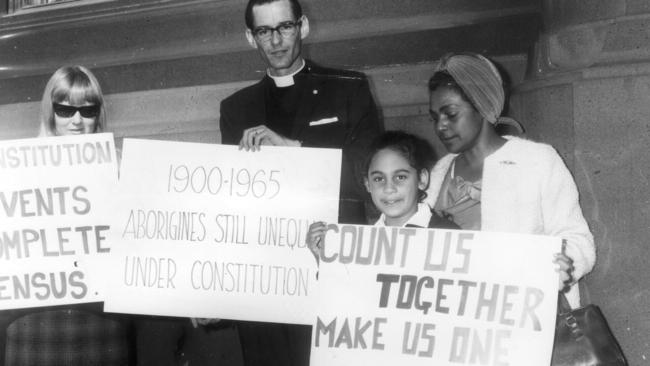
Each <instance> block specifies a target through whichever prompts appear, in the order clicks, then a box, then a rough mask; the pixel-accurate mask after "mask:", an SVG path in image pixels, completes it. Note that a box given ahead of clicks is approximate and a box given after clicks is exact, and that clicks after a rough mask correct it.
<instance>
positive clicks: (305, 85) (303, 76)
mask: <svg viewBox="0 0 650 366" xmlns="http://www.w3.org/2000/svg"><path fill="white" fill-rule="evenodd" d="M305 67H306V70H303V72H301V73H299V74H298V75H296V76H295V78H296V86H299V87H300V88H301V90H300V94H301V97H300V105H299V107H298V111H297V112H296V117H295V120H294V121H293V127H292V130H291V134H290V135H289V136H286V137H288V138H290V139H292V140H299V141H301V142H302V146H304V147H322V148H340V149H343V161H342V168H341V195H340V207H339V222H344V223H358V224H366V223H367V222H366V221H367V220H366V218H365V213H364V197H365V190H364V189H363V185H362V184H361V182H362V180H361V177H362V174H363V173H364V172H362V171H361V170H362V167H363V165H364V164H363V163H364V159H365V157H366V150H367V148H368V146H369V145H370V142H371V141H372V139H374V138H375V137H376V136H377V135H379V134H380V133H381V132H382V130H383V128H382V126H381V124H380V123H379V120H378V115H377V108H376V106H375V102H374V100H373V98H372V95H371V93H370V88H369V86H368V80H367V79H366V77H365V75H363V74H361V73H358V72H354V71H345V70H335V69H328V68H323V67H320V66H317V65H314V64H313V63H312V62H310V61H306V65H305ZM269 85H273V80H272V79H271V78H269V77H268V76H265V77H264V78H263V79H262V80H261V81H260V82H258V83H257V84H255V85H252V86H249V87H247V88H244V89H242V90H240V91H238V92H236V93H235V94H233V95H231V96H230V97H228V98H226V99H224V100H223V101H222V102H221V118H220V128H221V142H222V143H224V144H238V143H239V141H240V140H241V137H242V135H243V131H244V130H245V129H247V128H250V127H254V126H258V125H261V124H265V121H266V119H267V117H266V101H265V95H266V92H265V90H266V88H267V87H268V86H269ZM333 117H336V118H337V119H338V121H337V122H333V123H324V124H318V125H311V126H310V122H315V121H320V120H323V119H326V118H333Z"/></svg>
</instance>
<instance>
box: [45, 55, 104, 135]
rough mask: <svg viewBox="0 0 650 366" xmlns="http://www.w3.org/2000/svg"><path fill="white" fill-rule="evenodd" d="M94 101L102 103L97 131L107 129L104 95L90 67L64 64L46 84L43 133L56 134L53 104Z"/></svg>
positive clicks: (96, 124)
mask: <svg viewBox="0 0 650 366" xmlns="http://www.w3.org/2000/svg"><path fill="white" fill-rule="evenodd" d="M61 102H68V103H70V104H84V103H86V102H87V103H92V104H96V105H98V106H99V116H97V119H96V121H95V129H94V131H93V133H96V132H102V131H104V129H105V128H106V110H105V108H104V96H103V94H102V89H101V87H100V86H99V82H98V81H97V78H96V77H95V75H93V73H92V72H90V70H88V69H87V68H85V67H83V66H64V67H61V68H60V69H58V70H56V71H55V72H54V74H52V76H51V77H50V80H48V82H47V85H45V91H44V92H43V99H42V100H41V126H40V132H39V136H56V135H57V133H56V128H55V125H54V109H53V107H52V103H61Z"/></svg>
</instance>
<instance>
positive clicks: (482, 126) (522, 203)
mask: <svg viewBox="0 0 650 366" xmlns="http://www.w3.org/2000/svg"><path fill="white" fill-rule="evenodd" d="M429 93H430V107H429V112H430V115H431V119H432V121H433V123H434V126H435V131H436V134H437V136H438V138H439V139H440V141H441V142H442V143H443V144H444V145H445V147H446V148H447V150H448V151H449V154H448V155H447V156H444V157H443V158H442V159H440V161H438V162H437V163H436V164H435V166H434V167H433V169H432V170H431V184H430V186H429V189H428V190H427V193H428V196H427V199H426V202H427V203H428V204H429V205H430V206H431V207H433V208H434V211H435V212H437V213H439V214H441V215H444V216H447V217H450V218H451V220H452V221H454V222H455V223H456V224H458V225H459V226H460V227H461V228H463V229H466V230H484V231H501V232H516V233H526V234H541V235H551V236H558V237H561V238H562V239H563V241H564V243H565V250H564V251H563V253H558V254H556V256H555V258H554V262H555V263H557V265H558V272H559V273H560V276H559V278H560V280H559V281H560V283H559V287H560V289H562V290H566V291H568V293H567V298H568V299H569V301H570V302H571V304H572V305H573V306H577V305H579V294H578V289H577V286H575V285H576V282H577V281H578V280H579V279H580V278H581V277H582V276H584V275H585V274H587V273H588V272H589V271H590V270H591V269H592V267H593V266H594V263H595V260H596V252H595V248H594V242H593V236H592V234H591V232H590V231H589V227H588V226H587V222H586V221H585V219H584V217H583V214H582V210H581V208H580V205H579V202H578V190H577V188H576V185H575V182H574V181H573V177H572V176H571V173H570V172H569V170H568V169H567V167H566V166H565V165H564V162H563V161H562V158H560V156H559V155H558V153H557V152H556V151H555V150H554V149H553V147H551V146H549V145H546V144H542V143H537V142H532V141H529V140H524V139H521V138H516V137H511V136H508V137H501V136H499V135H498V134H497V133H496V132H495V128H494V125H495V123H497V122H498V121H499V118H500V114H501V112H502V110H503V106H504V100H505V97H504V88H503V83H502V80H501V76H500V74H499V72H498V71H497V69H496V67H495V66H494V64H492V62H490V61H489V60H488V59H486V58H485V57H483V56H481V55H478V54H450V55H447V56H445V57H443V58H442V59H440V60H439V61H438V63H437V67H436V69H435V73H434V74H433V76H432V77H431V79H430V80H429Z"/></svg>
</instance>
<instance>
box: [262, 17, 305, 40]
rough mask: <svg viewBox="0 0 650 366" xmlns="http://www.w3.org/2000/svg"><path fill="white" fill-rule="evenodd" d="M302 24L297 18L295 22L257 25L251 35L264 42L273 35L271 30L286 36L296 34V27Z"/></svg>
mask: <svg viewBox="0 0 650 366" xmlns="http://www.w3.org/2000/svg"><path fill="white" fill-rule="evenodd" d="M301 25H302V20H297V21H295V22H283V23H280V24H279V25H278V26H277V27H257V28H255V29H253V36H255V38H257V40H258V41H261V42H266V41H268V40H270V39H271V37H273V32H278V33H279V34H280V35H281V36H282V37H284V38H288V37H292V36H294V35H295V34H296V30H297V29H298V27H300V26H301Z"/></svg>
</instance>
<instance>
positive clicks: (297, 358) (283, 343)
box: [237, 322, 311, 366]
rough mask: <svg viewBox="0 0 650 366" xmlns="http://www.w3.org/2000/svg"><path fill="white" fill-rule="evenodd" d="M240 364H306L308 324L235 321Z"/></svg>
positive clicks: (309, 344)
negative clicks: (239, 346)
mask: <svg viewBox="0 0 650 366" xmlns="http://www.w3.org/2000/svg"><path fill="white" fill-rule="evenodd" d="M237 328H238V330H239V340H240V343H241V347H242V353H243V356H244V366H308V365H309V352H310V348H311V326H310V325H294V324H279V323H259V322H237Z"/></svg>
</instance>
